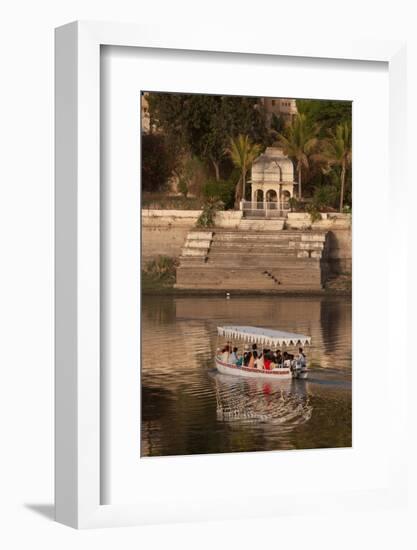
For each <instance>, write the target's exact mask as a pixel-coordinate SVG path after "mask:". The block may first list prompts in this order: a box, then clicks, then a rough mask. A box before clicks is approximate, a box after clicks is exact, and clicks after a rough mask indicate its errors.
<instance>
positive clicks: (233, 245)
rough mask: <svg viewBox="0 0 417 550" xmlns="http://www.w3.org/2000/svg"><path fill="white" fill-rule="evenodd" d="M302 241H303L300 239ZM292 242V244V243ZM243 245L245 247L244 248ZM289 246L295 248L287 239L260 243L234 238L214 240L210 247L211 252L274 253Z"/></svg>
mask: <svg viewBox="0 0 417 550" xmlns="http://www.w3.org/2000/svg"><path fill="white" fill-rule="evenodd" d="M299 242H300V243H301V241H299ZM290 243H291V244H290ZM242 246H243V247H244V248H243V250H242ZM289 248H295V245H294V246H293V244H292V241H290V240H285V241H273V240H272V241H262V243H259V242H258V241H256V240H255V239H253V240H250V241H239V240H233V241H213V242H212V244H211V247H210V252H222V251H224V252H233V251H236V252H243V253H246V254H247V253H249V252H251V253H252V252H253V253H256V252H260V253H265V252H267V253H272V254H273V253H274V252H275V251H279V250H287V249H289Z"/></svg>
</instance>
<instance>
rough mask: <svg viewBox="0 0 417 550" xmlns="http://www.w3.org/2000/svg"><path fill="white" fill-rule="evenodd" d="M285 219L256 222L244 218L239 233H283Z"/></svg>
mask: <svg viewBox="0 0 417 550" xmlns="http://www.w3.org/2000/svg"><path fill="white" fill-rule="evenodd" d="M284 225H285V219H284V218H276V219H273V220H272V219H271V220H267V219H264V220H259V219H258V220H254V219H248V218H243V219H242V220H241V221H240V223H239V231H242V230H252V231H268V230H269V231H282V230H283V229H284Z"/></svg>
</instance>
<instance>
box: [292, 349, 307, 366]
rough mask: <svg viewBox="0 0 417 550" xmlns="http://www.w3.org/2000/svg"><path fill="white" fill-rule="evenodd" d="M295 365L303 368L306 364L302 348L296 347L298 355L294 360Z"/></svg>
mask: <svg viewBox="0 0 417 550" xmlns="http://www.w3.org/2000/svg"><path fill="white" fill-rule="evenodd" d="M295 366H296V367H297V368H299V369H305V368H306V366H307V360H306V356H305V353H304V352H303V348H298V355H297V358H296V361H295Z"/></svg>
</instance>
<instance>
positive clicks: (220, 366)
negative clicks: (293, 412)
mask: <svg viewBox="0 0 417 550" xmlns="http://www.w3.org/2000/svg"><path fill="white" fill-rule="evenodd" d="M215 364H216V368H217V370H218V371H219V372H221V373H222V374H231V375H233V376H245V377H248V378H267V379H268V380H289V379H291V378H293V373H292V372H291V369H289V368H286V367H283V368H280V369H273V370H260V369H251V368H249V367H238V366H236V365H232V364H230V363H224V362H223V361H221V360H220V359H219V358H218V357H216V359H215ZM300 374H303V377H304V378H307V373H300ZM304 375H305V376H304ZM300 378H301V376H300Z"/></svg>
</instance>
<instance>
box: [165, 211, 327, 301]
mask: <svg viewBox="0 0 417 550" xmlns="http://www.w3.org/2000/svg"><path fill="white" fill-rule="evenodd" d="M245 221H246V220H245ZM248 221H249V220H248ZM251 221H252V220H251ZM268 221H271V222H278V220H268ZM246 227H247V226H246V225H244V228H241V226H239V229H237V230H216V231H201V230H199V231H197V230H195V231H190V232H189V233H188V236H187V239H186V241H185V243H184V247H183V250H182V254H181V257H180V264H179V267H178V269H177V283H176V287H177V288H190V289H222V290H248V291H250V290H278V291H286V290H292V291H297V290H300V291H309V290H319V289H321V288H323V284H324V282H325V278H326V233H325V232H319V231H287V230H284V231H282V230H275V231H272V230H271V231H265V230H263V231H260V230H258V229H256V228H253V229H252V228H250V227H249V228H247V229H246Z"/></svg>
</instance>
